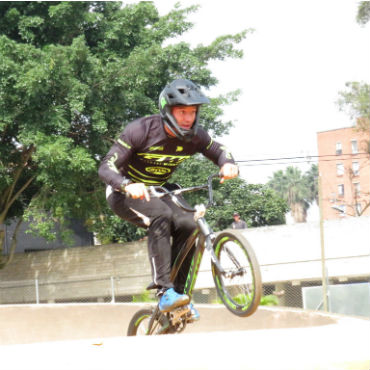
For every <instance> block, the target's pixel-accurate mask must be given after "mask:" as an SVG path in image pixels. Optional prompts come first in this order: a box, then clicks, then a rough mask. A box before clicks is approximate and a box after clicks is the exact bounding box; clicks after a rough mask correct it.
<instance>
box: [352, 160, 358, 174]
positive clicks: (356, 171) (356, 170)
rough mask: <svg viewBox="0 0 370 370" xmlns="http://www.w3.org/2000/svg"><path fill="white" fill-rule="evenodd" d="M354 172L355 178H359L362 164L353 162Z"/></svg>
mask: <svg viewBox="0 0 370 370" xmlns="http://www.w3.org/2000/svg"><path fill="white" fill-rule="evenodd" d="M352 172H353V176H358V175H359V174H360V163H359V162H352Z"/></svg>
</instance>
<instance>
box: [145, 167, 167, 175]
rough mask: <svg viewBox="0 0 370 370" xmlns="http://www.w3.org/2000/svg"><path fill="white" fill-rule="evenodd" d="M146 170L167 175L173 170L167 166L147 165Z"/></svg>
mask: <svg viewBox="0 0 370 370" xmlns="http://www.w3.org/2000/svg"><path fill="white" fill-rule="evenodd" d="M145 171H146V172H149V173H152V174H154V175H166V174H167V173H170V172H171V170H170V169H168V168H165V167H146V168H145Z"/></svg>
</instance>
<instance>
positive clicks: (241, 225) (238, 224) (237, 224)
mask: <svg viewBox="0 0 370 370" xmlns="http://www.w3.org/2000/svg"><path fill="white" fill-rule="evenodd" d="M233 217H234V222H233V223H232V224H231V228H232V229H246V228H247V224H246V222H245V221H243V220H241V219H240V215H239V213H238V212H234V214H233Z"/></svg>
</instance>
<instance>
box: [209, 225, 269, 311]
mask: <svg viewBox="0 0 370 370" xmlns="http://www.w3.org/2000/svg"><path fill="white" fill-rule="evenodd" d="M213 248H214V252H215V254H216V257H217V258H218V260H219V261H220V265H221V267H222V269H223V270H224V273H221V272H220V271H219V270H218V268H217V266H216V265H215V264H214V263H213V262H212V275H213V279H214V281H215V285H216V289H217V292H218V295H219V297H220V298H221V300H222V302H223V303H224V305H225V306H226V307H227V308H228V309H229V310H230V311H231V312H232V313H233V314H235V315H237V316H250V315H252V314H253V313H254V312H255V311H256V309H257V307H258V305H259V303H260V300H261V294H262V280H261V272H260V267H259V264H258V261H257V258H256V256H255V254H254V251H253V249H252V247H251V245H250V244H249V242H248V241H247V239H246V238H245V237H244V236H243V235H242V234H241V233H240V232H239V231H236V230H230V231H224V232H222V233H220V234H219V235H218V236H217V238H216V240H215V242H214V243H213Z"/></svg>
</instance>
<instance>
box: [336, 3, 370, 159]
mask: <svg viewBox="0 0 370 370" xmlns="http://www.w3.org/2000/svg"><path fill="white" fill-rule="evenodd" d="M356 19H357V22H358V23H359V24H361V25H365V24H366V23H368V22H369V20H370V2H369V1H360V3H359V5H358V11H357V17H356ZM345 87H346V90H344V91H340V92H339V96H340V98H339V99H338V101H337V104H338V106H339V109H340V110H342V111H345V112H347V113H348V114H349V116H350V117H351V119H355V121H356V127H357V129H358V130H359V131H363V132H368V131H369V130H370V85H369V83H366V82H356V81H354V82H346V84H345ZM367 147H368V153H370V142H368V145H367Z"/></svg>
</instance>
